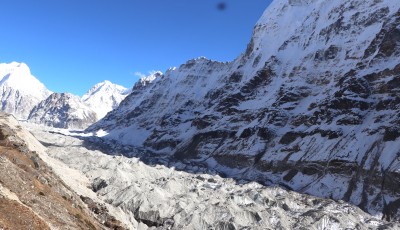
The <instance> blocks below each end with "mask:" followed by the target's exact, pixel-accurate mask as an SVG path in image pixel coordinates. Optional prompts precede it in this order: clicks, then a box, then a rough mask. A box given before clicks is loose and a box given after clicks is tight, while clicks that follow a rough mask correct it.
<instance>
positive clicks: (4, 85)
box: [0, 62, 51, 119]
mask: <svg viewBox="0 0 400 230" xmlns="http://www.w3.org/2000/svg"><path fill="white" fill-rule="evenodd" d="M50 94H51V92H50V91H49V90H48V89H47V88H46V87H45V86H44V85H43V84H42V83H41V82H40V81H38V80H37V79H36V78H35V77H34V76H32V74H31V72H30V70H29V67H28V66H27V65H26V64H25V63H17V62H12V63H9V64H6V63H1V64H0V101H1V108H0V109H1V111H4V112H7V113H12V114H14V115H15V116H16V117H18V118H19V119H26V118H28V115H29V113H30V111H31V110H32V108H33V107H34V106H35V105H37V104H38V103H39V102H40V101H42V100H44V99H46V98H47V97H48V96H49V95H50Z"/></svg>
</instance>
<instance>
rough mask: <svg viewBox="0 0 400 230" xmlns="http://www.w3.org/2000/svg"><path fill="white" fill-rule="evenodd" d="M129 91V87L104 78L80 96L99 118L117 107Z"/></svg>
mask: <svg viewBox="0 0 400 230" xmlns="http://www.w3.org/2000/svg"><path fill="white" fill-rule="evenodd" d="M129 93H130V89H127V88H125V87H123V86H120V85H117V84H113V83H111V82H110V81H107V80H106V81H103V82H100V83H98V84H96V85H95V86H93V88H91V89H90V90H89V91H88V92H87V93H86V94H85V95H83V96H82V101H83V102H84V103H85V104H86V105H88V106H89V107H90V108H91V109H92V110H93V111H95V112H96V114H97V118H98V119H100V118H103V117H104V116H105V115H106V114H107V113H108V112H110V111H111V110H113V109H115V108H116V107H118V105H119V103H120V102H121V101H122V100H123V99H124V98H125V97H126V96H127V95H128V94H129Z"/></svg>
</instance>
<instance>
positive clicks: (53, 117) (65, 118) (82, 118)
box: [28, 93, 97, 129]
mask: <svg viewBox="0 0 400 230" xmlns="http://www.w3.org/2000/svg"><path fill="white" fill-rule="evenodd" d="M28 121H30V122H34V123H37V124H43V125H46V126H52V127H56V128H66V129H84V128H86V127H88V126H89V125H91V124H93V123H94V122H95V121H97V116H96V113H95V112H94V111H93V110H91V109H90V108H89V107H88V106H87V105H85V104H84V103H83V102H82V101H81V99H80V98H79V97H78V96H75V95H72V94H70V93H53V94H51V95H50V96H49V97H48V98H47V99H46V100H43V101H42V102H40V103H39V104H38V105H37V106H35V107H34V108H33V109H32V111H31V113H30V114H29V117H28Z"/></svg>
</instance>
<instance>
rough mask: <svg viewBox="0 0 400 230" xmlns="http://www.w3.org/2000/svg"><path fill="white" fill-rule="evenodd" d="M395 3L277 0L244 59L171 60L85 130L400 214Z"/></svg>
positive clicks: (398, 18) (398, 20) (398, 17)
mask: <svg viewBox="0 0 400 230" xmlns="http://www.w3.org/2000/svg"><path fill="white" fill-rule="evenodd" d="M399 8H400V2H399V1H392V0H380V1H376V0H350V1H338V0H307V1H306V0H303V1H300V0H275V1H273V2H272V3H271V5H270V6H269V7H268V9H267V10H266V11H265V12H264V14H263V15H262V17H261V18H260V20H259V21H258V22H257V24H256V25H255V27H254V31H253V35H252V38H251V41H250V43H249V44H248V47H247V49H246V50H245V52H244V53H243V54H241V55H240V56H239V57H238V58H237V59H235V60H234V61H232V62H229V63H221V62H216V61H211V60H208V59H205V58H198V59H194V60H190V61H188V62H187V63H186V64H183V65H182V66H180V67H179V68H177V69H170V70H169V71H167V72H166V73H165V74H164V75H162V76H161V77H159V78H157V79H156V80H155V81H153V82H152V83H151V84H147V85H145V86H142V87H137V88H136V89H134V90H133V92H132V93H131V94H130V95H129V96H128V97H127V98H126V99H125V100H124V101H123V102H122V103H121V105H120V106H119V107H118V108H117V109H115V110H114V111H112V112H111V113H109V114H108V115H107V116H106V117H105V118H104V119H102V120H101V121H99V122H98V123H96V124H94V125H92V126H91V127H90V128H89V129H88V130H89V131H97V130H103V131H106V132H107V133H109V134H108V135H107V136H106V138H110V139H115V140H119V141H120V142H122V143H124V144H130V145H134V146H139V147H144V148H146V149H148V150H149V151H153V152H154V153H159V154H165V155H168V156H172V157H173V158H174V159H180V160H182V161H183V162H191V164H196V163H198V164H202V165H208V166H209V167H213V168H215V169H216V170H218V171H219V172H221V173H224V174H226V175H229V176H232V177H239V178H245V179H250V180H256V181H259V182H262V183H263V184H280V185H282V186H285V187H289V188H291V189H293V190H296V191H299V192H303V193H308V194H312V195H317V196H321V197H329V198H333V199H337V200H339V199H342V200H345V201H349V202H351V203H353V204H356V205H358V206H359V207H361V208H362V209H363V210H365V211H367V212H369V213H371V214H373V215H377V216H381V217H382V218H384V219H386V220H397V221H398V220H400V210H399V207H400V191H399V189H398V188H399V184H400V173H399V172H400V162H399V160H400V158H399V149H400V139H399V137H400V119H399V116H398V114H399V113H400V111H399V110H400V97H399V90H400V59H399V56H400V11H399Z"/></svg>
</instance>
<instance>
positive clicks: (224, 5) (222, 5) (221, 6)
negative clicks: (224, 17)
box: [217, 2, 226, 11]
mask: <svg viewBox="0 0 400 230" xmlns="http://www.w3.org/2000/svg"><path fill="white" fill-rule="evenodd" d="M217 9H218V10H220V11H223V10H225V9H226V3H225V2H220V3H218V4H217Z"/></svg>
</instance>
